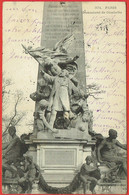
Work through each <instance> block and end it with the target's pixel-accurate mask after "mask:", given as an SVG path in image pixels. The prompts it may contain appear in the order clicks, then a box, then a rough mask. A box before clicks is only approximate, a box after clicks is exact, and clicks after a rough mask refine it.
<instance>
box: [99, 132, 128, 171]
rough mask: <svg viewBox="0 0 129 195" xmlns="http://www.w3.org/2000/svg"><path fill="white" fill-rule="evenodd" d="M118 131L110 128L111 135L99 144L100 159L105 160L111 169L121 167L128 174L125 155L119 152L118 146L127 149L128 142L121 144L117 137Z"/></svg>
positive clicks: (100, 160)
mask: <svg viewBox="0 0 129 195" xmlns="http://www.w3.org/2000/svg"><path fill="white" fill-rule="evenodd" d="M116 138H117V131H116V130H114V129H110V130H109V137H108V138H105V139H104V140H103V141H102V142H101V143H100V144H99V146H98V149H97V154H98V161H99V162H100V163H102V162H104V163H105V164H106V165H107V166H108V167H109V168H110V169H111V170H116V168H121V169H122V170H123V172H124V173H125V175H127V167H126V166H127V165H126V164H127V163H126V159H125V158H124V157H123V156H120V155H119V153H118V148H122V149H124V150H126V149H127V147H126V144H121V143H120V142H119V141H118V140H117V139H116Z"/></svg>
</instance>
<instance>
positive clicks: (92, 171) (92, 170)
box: [80, 156, 100, 194]
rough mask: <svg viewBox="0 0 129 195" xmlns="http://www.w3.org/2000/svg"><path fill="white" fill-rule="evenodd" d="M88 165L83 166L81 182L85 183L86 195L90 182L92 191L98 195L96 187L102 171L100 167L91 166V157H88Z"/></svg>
mask: <svg viewBox="0 0 129 195" xmlns="http://www.w3.org/2000/svg"><path fill="white" fill-rule="evenodd" d="M85 160H86V163H85V164H83V165H82V167H81V170H80V180H81V181H82V182H83V189H84V194H86V189H87V184H88V182H90V191H91V192H92V194H96V192H95V186H96V185H97V182H98V180H99V179H100V171H99V169H98V167H96V166H94V165H91V164H92V163H93V159H92V157H91V156H87V157H86V159H85Z"/></svg>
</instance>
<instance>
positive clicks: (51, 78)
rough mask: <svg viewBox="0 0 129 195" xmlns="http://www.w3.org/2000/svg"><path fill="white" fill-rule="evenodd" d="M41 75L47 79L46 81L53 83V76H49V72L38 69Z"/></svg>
mask: <svg viewBox="0 0 129 195" xmlns="http://www.w3.org/2000/svg"><path fill="white" fill-rule="evenodd" d="M40 73H41V75H42V77H43V78H44V79H45V80H46V81H48V83H50V84H53V82H54V80H55V77H53V76H50V75H49V74H47V73H46V72H44V71H43V70H41V71H40Z"/></svg>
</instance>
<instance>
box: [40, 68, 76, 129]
mask: <svg viewBox="0 0 129 195" xmlns="http://www.w3.org/2000/svg"><path fill="white" fill-rule="evenodd" d="M41 75H42V77H43V79H44V80H46V81H47V82H48V83H50V84H52V85H53V87H52V90H51V94H50V97H49V107H48V109H47V110H48V111H50V112H51V116H50V125H51V127H53V126H54V122H55V119H56V115H57V112H58V111H63V117H64V118H65V119H67V120H69V117H70V97H71V95H72V93H79V89H78V88H77V87H76V86H75V85H74V84H73V82H72V81H71V80H70V78H69V72H68V71H67V70H65V69H64V70H62V72H61V73H60V74H59V75H58V76H55V77H54V76H50V75H48V74H47V73H45V72H44V71H41Z"/></svg>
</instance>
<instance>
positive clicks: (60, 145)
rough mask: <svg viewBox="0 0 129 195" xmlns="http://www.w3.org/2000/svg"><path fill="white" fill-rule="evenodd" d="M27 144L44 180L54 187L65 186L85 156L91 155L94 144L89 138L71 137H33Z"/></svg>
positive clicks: (78, 168)
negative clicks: (73, 138)
mask: <svg viewBox="0 0 129 195" xmlns="http://www.w3.org/2000/svg"><path fill="white" fill-rule="evenodd" d="M26 144H29V151H28V153H29V155H31V156H33V160H34V162H35V163H37V164H38V165H39V167H40V170H41V173H42V175H43V177H44V179H45V181H46V182H47V183H48V184H49V185H51V186H56V187H64V186H67V185H68V184H69V183H70V182H71V181H72V179H73V178H74V176H75V175H76V174H77V172H78V171H79V170H80V167H81V166H82V164H83V163H84V162H85V158H86V156H88V155H91V147H92V146H93V145H94V144H95V143H94V141H92V140H90V141H87V140H72V139H69V140H68V139H67V140H66V139H61V138H60V139H53V140H52V139H47V140H46V139H44V140H43V139H38V138H36V139H33V140H29V141H26Z"/></svg>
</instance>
